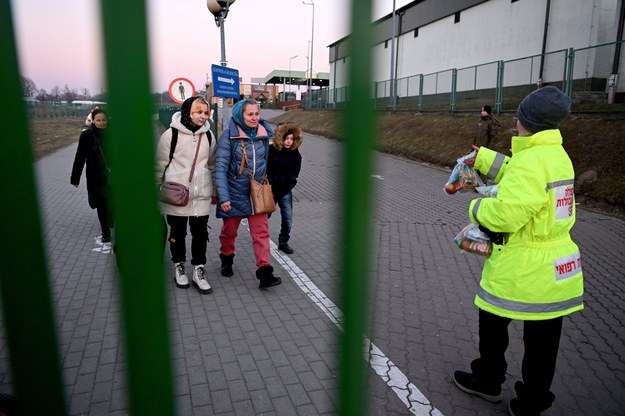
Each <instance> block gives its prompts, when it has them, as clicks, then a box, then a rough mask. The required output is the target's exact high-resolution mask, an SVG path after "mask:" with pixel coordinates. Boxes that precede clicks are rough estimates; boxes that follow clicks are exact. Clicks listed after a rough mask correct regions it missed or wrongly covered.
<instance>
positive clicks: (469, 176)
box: [443, 150, 484, 194]
mask: <svg viewBox="0 0 625 416" xmlns="http://www.w3.org/2000/svg"><path fill="white" fill-rule="evenodd" d="M475 155H476V152H475V150H474V151H472V152H471V153H469V154H468V155H465V156H462V157H461V158H459V159H457V160H456V162H457V163H456V166H455V167H454V170H453V171H452V172H451V175H449V180H448V181H447V183H446V184H445V187H444V188H443V189H444V190H445V192H447V193H448V194H455V193H456V192H458V191H468V190H472V189H475V188H477V187H478V186H484V182H483V181H482V179H481V178H480V176H479V175H478V174H477V172H476V171H475V168H472V167H469V166H468V165H467V164H466V163H465V161H466V160H468V159H471V158H474V157H475Z"/></svg>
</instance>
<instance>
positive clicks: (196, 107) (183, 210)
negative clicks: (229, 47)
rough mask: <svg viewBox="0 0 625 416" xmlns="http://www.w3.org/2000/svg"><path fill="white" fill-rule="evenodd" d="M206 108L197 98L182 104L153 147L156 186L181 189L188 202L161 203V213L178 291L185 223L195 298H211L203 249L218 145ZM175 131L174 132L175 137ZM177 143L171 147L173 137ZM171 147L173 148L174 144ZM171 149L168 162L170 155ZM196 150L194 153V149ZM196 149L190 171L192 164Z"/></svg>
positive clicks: (184, 282)
mask: <svg viewBox="0 0 625 416" xmlns="http://www.w3.org/2000/svg"><path fill="white" fill-rule="evenodd" d="M209 115H210V110H209V105H208V103H207V102H206V100H204V98H202V97H191V98H188V99H187V100H185V101H184V103H183V104H182V106H181V108H180V111H179V112H177V113H174V115H173V117H172V121H171V125H170V128H169V129H167V130H166V131H165V132H164V133H163V134H162V135H161V137H160V139H159V141H158V144H157V147H156V178H157V183H158V184H159V186H160V185H161V184H162V183H163V182H166V181H173V182H178V183H181V184H184V185H185V186H188V188H189V202H188V204H187V205H185V206H176V205H171V204H168V203H166V202H161V212H162V213H163V214H164V215H166V216H167V224H169V227H170V232H169V247H170V250H171V260H172V262H173V263H174V265H175V270H174V273H175V274H174V282H175V284H176V286H177V287H179V288H185V289H186V288H188V287H189V286H190V284H189V279H188V277H187V275H186V272H185V262H186V244H185V238H186V235H187V224H188V227H189V229H190V231H191V265H192V266H193V278H192V281H191V283H193V286H195V287H196V288H197V289H198V291H199V292H200V293H203V294H205V293H210V292H211V290H212V289H211V286H210V284H209V283H208V281H207V280H206V271H205V270H204V265H205V264H206V247H207V245H208V215H209V213H210V209H211V205H214V204H216V202H217V196H216V195H217V191H216V189H215V186H214V183H215V149H216V148H217V143H216V140H215V137H214V136H213V133H212V131H211V130H210V122H209ZM174 130H176V131H177V133H175V132H174ZM176 136H177V140H174V141H173V142H172V138H173V137H176ZM174 143H175V144H174ZM172 145H173V146H174V149H175V151H174V152H173V155H172V158H171V162H170V157H169V156H170V150H171V148H172ZM198 146H199V147H200V148H199V150H198V149H197V147H198ZM196 150H198V154H197V161H196V164H195V168H194V169H193V175H192V177H191V182H190V183H189V175H190V174H191V171H192V165H193V159H194V157H195V154H196Z"/></svg>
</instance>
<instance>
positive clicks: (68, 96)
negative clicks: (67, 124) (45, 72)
mask: <svg viewBox="0 0 625 416" xmlns="http://www.w3.org/2000/svg"><path fill="white" fill-rule="evenodd" d="M77 95H78V93H77V92H76V90H73V89H71V88H70V87H69V86H68V85H67V84H65V87H64V88H63V99H64V100H65V101H67V102H68V103H71V102H72V101H74V100H75V99H76V96H77Z"/></svg>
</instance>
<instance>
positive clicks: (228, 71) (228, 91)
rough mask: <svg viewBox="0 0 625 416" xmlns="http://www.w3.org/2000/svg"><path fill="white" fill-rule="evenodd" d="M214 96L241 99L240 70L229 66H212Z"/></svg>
mask: <svg viewBox="0 0 625 416" xmlns="http://www.w3.org/2000/svg"><path fill="white" fill-rule="evenodd" d="M211 69H212V74H213V95H214V96H216V97H230V98H239V96H240V92H239V70H238V69H234V68H228V67H227V66H221V65H214V64H213V66H212V68H211Z"/></svg>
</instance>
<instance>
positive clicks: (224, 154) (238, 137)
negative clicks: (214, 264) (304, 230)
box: [215, 99, 282, 289]
mask: <svg viewBox="0 0 625 416" xmlns="http://www.w3.org/2000/svg"><path fill="white" fill-rule="evenodd" d="M270 140H273V131H272V130H271V127H270V125H269V123H268V122H267V121H266V120H264V119H261V118H260V108H259V106H258V103H257V102H256V101H254V100H251V99H247V100H242V101H239V102H238V103H236V104H235V105H234V107H233V108H232V117H231V119H230V123H229V125H228V128H227V129H225V130H224V132H223V133H222V134H221V137H220V138H219V142H218V143H217V155H216V163H215V179H216V184H217V197H218V203H217V214H216V215H217V218H222V219H223V226H222V228H221V233H220V234H219V241H220V243H221V248H220V253H219V257H220V259H221V274H222V276H226V277H230V276H232V275H233V271H232V263H233V259H234V255H235V245H234V242H235V239H236V237H237V234H238V229H239V224H240V223H241V220H242V219H243V218H247V221H248V225H249V227H250V235H251V236H252V241H253V248H254V257H255V258H256V278H258V279H259V280H260V285H259V287H260V288H261V289H264V288H268V287H271V286H277V285H279V284H280V283H282V279H280V278H279V277H275V276H274V275H273V267H272V266H271V265H270V263H269V258H270V240H269V221H268V217H267V214H256V213H254V210H253V208H252V202H251V200H250V179H249V176H248V173H251V174H252V176H254V178H255V179H256V180H257V181H259V182H262V181H263V178H264V176H265V173H266V168H267V157H268V154H269V141H270ZM242 146H244V147H245V153H246V155H247V163H243V162H242V161H243V149H242Z"/></svg>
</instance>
